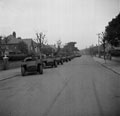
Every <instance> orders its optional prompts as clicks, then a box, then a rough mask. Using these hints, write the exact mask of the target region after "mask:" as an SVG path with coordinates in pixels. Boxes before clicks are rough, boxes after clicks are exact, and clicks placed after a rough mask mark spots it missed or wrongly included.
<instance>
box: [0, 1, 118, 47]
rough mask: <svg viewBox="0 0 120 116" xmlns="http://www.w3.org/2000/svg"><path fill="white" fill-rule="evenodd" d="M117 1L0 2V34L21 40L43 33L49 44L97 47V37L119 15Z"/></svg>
mask: <svg viewBox="0 0 120 116" xmlns="http://www.w3.org/2000/svg"><path fill="white" fill-rule="evenodd" d="M119 2H120V0H0V34H1V35H9V34H11V33H12V32H13V31H16V33H17V36H21V37H22V38H30V37H31V38H35V37H36V35H35V33H36V32H44V33H45V34H46V39H47V40H48V43H49V44H54V43H56V41H57V40H59V39H61V41H62V43H63V44H64V43H67V42H69V41H76V42H77V45H76V46H77V47H78V48H79V49H83V48H86V47H89V46H90V45H91V44H94V45H95V44H97V35H96V34H97V33H100V32H102V31H104V29H105V26H107V25H108V22H109V21H111V20H112V18H114V17H115V16H116V15H118V13H119V9H120V3H119Z"/></svg>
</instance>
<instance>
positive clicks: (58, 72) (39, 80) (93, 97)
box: [0, 56, 120, 116]
mask: <svg viewBox="0 0 120 116" xmlns="http://www.w3.org/2000/svg"><path fill="white" fill-rule="evenodd" d="M119 103H120V76H119V75H117V74H115V73H113V72H112V71H110V70H108V69H106V68H104V67H102V66H101V65H100V64H98V63H97V62H95V61H94V60H93V59H92V58H91V57H89V56H82V57H81V58H76V59H74V60H72V61H71V62H68V63H65V64H64V65H63V66H62V65H61V66H59V67H58V68H54V69H52V68H49V69H46V70H44V74H43V75H39V74H32V75H28V76H25V77H21V76H17V77H16V78H11V79H8V80H4V81H1V82H0V116H120V114H119V109H120V104H119Z"/></svg>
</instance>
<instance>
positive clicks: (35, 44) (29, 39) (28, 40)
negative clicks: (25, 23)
mask: <svg viewBox="0 0 120 116" xmlns="http://www.w3.org/2000/svg"><path fill="white" fill-rule="evenodd" d="M22 41H24V42H25V43H26V44H27V45H28V46H31V44H33V46H34V47H36V46H37V43H36V42H35V41H33V40H32V38H28V39H22Z"/></svg>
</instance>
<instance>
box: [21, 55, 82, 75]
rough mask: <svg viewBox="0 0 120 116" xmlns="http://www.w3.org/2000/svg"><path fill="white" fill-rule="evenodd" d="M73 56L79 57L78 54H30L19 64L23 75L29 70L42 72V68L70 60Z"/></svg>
mask: <svg viewBox="0 0 120 116" xmlns="http://www.w3.org/2000/svg"><path fill="white" fill-rule="evenodd" d="M75 57H81V55H79V54H74V55H64V56H63V55H57V56H44V55H43V56H42V57H41V58H40V56H34V57H33V56H31V57H26V58H25V59H24V60H23V61H22V64H21V74H22V76H25V75H26V74H27V73H30V72H36V73H37V72H38V73H39V74H43V69H44V68H46V67H52V68H53V67H55V68H56V67H57V66H58V65H59V64H61V65H63V63H64V62H68V61H71V60H72V59H73V58H75Z"/></svg>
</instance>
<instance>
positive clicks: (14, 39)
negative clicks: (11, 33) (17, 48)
mask: <svg viewBox="0 0 120 116" xmlns="http://www.w3.org/2000/svg"><path fill="white" fill-rule="evenodd" d="M21 41H22V40H21V39H17V38H12V39H10V40H9V41H8V44H18V43H19V42H21Z"/></svg>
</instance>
